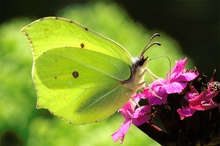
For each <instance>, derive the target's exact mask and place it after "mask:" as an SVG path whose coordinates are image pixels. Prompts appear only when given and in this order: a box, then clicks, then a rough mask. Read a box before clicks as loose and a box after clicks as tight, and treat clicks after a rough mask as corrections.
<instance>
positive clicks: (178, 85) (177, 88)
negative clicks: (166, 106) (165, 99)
mask: <svg viewBox="0 0 220 146" xmlns="http://www.w3.org/2000/svg"><path fill="white" fill-rule="evenodd" d="M186 85H187V83H186V82H184V83H183V82H172V83H170V84H168V85H166V86H165V88H166V92H167V93H168V94H172V93H179V92H182V90H183V89H184V88H185V87H186Z"/></svg>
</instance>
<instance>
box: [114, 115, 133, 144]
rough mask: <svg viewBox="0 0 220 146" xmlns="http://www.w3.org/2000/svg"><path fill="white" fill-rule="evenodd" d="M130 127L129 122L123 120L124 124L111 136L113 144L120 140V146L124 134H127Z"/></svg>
mask: <svg viewBox="0 0 220 146" xmlns="http://www.w3.org/2000/svg"><path fill="white" fill-rule="evenodd" d="M130 126H131V120H127V119H126V120H125V121H124V123H123V124H122V125H121V127H120V128H119V129H118V130H117V131H116V132H115V133H113V134H112V135H111V136H112V138H113V140H114V142H116V141H118V140H119V139H121V142H120V143H121V144H122V143H123V141H124V137H125V134H126V133H127V132H128V129H129V128H130Z"/></svg>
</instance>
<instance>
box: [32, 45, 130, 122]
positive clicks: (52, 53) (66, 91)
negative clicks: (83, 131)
mask: <svg viewBox="0 0 220 146" xmlns="http://www.w3.org/2000/svg"><path fill="white" fill-rule="evenodd" d="M130 74H131V73H130V67H129V66H128V65H127V64H126V63H125V62H123V61H121V60H119V59H117V58H114V57H111V56H108V55H105V54H102V53H99V52H95V51H91V50H85V49H80V48H72V47H69V48H55V49H51V50H48V51H46V52H45V53H43V54H42V55H41V56H39V57H38V58H37V60H36V61H35V64H34V67H33V78H34V83H35V87H36V92H37V95H38V103H37V107H38V108H46V109H48V110H49V111H50V112H51V113H53V114H54V115H57V116H58V117H61V118H63V119H65V120H67V121H69V122H70V123H73V124H86V123H91V122H96V121H100V120H103V119H106V118H108V117H109V116H110V115H112V114H113V113H115V112H116V111H117V110H118V109H119V108H120V107H122V106H123V105H124V104H125V103H126V102H127V101H128V100H129V98H130V97H129V96H128V95H127V93H128V92H129V89H128V88H125V87H124V86H123V85H122V84H121V83H120V81H123V80H126V79H128V78H129V77H130Z"/></svg>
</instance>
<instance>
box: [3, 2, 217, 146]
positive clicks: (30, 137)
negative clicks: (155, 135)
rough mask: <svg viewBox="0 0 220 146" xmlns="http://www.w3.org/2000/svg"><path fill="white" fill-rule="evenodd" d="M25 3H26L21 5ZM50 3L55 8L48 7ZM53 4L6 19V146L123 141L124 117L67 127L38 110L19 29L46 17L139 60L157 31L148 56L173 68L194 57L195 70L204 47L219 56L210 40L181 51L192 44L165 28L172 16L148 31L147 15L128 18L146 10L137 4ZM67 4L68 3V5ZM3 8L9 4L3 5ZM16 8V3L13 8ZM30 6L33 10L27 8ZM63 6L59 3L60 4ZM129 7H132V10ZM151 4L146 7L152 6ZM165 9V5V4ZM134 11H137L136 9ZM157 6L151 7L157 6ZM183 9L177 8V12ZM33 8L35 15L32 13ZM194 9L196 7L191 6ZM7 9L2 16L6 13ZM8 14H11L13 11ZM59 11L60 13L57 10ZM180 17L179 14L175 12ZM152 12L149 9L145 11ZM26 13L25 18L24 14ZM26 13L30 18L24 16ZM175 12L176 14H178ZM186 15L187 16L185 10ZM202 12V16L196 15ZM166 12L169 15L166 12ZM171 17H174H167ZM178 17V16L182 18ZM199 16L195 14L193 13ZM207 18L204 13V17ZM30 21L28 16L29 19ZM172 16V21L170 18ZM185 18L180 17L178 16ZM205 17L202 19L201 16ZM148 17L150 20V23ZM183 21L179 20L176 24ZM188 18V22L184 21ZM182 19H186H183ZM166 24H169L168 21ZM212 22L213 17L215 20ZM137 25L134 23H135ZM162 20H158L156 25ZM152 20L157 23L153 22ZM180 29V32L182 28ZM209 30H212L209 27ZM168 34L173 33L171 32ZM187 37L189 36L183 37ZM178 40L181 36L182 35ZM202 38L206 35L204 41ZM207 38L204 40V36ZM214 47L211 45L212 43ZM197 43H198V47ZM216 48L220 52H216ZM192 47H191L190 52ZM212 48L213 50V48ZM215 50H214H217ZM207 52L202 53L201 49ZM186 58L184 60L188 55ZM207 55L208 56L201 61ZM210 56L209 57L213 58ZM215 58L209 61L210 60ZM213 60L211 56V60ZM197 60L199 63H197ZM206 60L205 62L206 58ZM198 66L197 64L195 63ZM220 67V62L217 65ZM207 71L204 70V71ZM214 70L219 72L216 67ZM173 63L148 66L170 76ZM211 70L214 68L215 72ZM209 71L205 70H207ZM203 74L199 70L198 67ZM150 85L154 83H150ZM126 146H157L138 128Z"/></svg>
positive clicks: (28, 56)
mask: <svg viewBox="0 0 220 146" xmlns="http://www.w3.org/2000/svg"><path fill="white" fill-rule="evenodd" d="M21 2H22V1H21ZM50 2H51V7H50V5H48V3H50ZM53 2H54V3H55V1H53ZM54 3H53V4H52V1H45V2H44V1H39V2H37V1H33V4H32V5H30V4H29V3H28V2H26V4H25V6H26V7H27V8H26V10H25V9H22V10H21V7H19V6H20V5H17V7H16V9H18V10H19V9H20V10H21V13H20V15H19V14H17V13H16V11H15V13H14V14H13V17H12V16H10V13H8V14H5V15H3V17H2V19H1V24H0V34H1V37H0V70H1V73H0V136H1V143H0V145H1V146H6V145H8V146H9V145H14V146H16V145H17V146H19V145H28V146H44V145H53V146H54V145H55V146H60V145H68V146H69V145H75V146H81V145H82V146H86V145H88V146H99V145H100V146H103V145H105V146H107V145H109V146H112V145H120V144H119V142H117V143H114V142H113V140H112V139H111V137H110V135H111V134H112V133H113V132H115V131H116V130H117V129H118V128H119V127H120V125H121V124H122V122H123V118H122V116H121V115H120V114H115V115H114V116H112V117H110V118H109V119H107V120H104V121H102V122H99V123H95V124H88V125H69V124H68V123H67V122H65V121H63V120H62V119H59V118H57V117H54V116H52V115H51V114H50V113H49V112H48V111H46V110H44V109H40V110H37V109H36V108H35V106H36V100H37V98H36V94H35V91H34V87H33V83H32V79H31V66H32V54H31V49H30V46H29V44H28V41H27V39H26V37H25V36H24V35H23V34H22V33H20V29H21V28H22V27H24V26H26V25H27V24H29V23H30V22H32V21H34V20H36V19H38V18H40V17H43V16H50V15H56V16H62V17H66V18H69V19H72V20H74V21H77V22H79V23H81V24H83V25H85V26H87V27H88V28H91V29H93V30H94V31H96V32H98V33H101V34H103V35H105V36H107V37H109V38H111V39H113V40H115V41H116V42H118V43H119V44H121V45H122V46H124V47H125V48H126V49H127V50H128V51H129V52H130V53H131V55H132V56H138V55H139V54H140V52H141V50H142V49H143V47H144V45H145V44H146V43H147V41H148V40H149V38H150V36H151V35H153V34H154V33H155V32H159V33H161V35H162V36H161V37H160V38H156V39H155V41H159V42H161V44H162V46H161V47H158V46H155V47H152V48H151V49H150V50H149V51H147V52H146V55H147V56H149V57H150V58H154V57H158V56H164V55H166V56H168V57H169V58H170V59H171V61H172V62H171V63H172V66H173V65H174V64H175V62H174V61H175V60H179V59H184V58H185V57H186V56H187V57H190V58H189V64H190V62H191V63H192V60H194V63H193V64H194V65H195V64H196V65H197V64H198V65H200V64H202V63H201V62H198V61H197V57H195V56H196V55H195V56H193V52H194V51H196V50H197V51H198V49H199V48H200V47H201V48H204V46H203V45H202V44H205V47H206V50H208V51H209V53H212V52H214V54H215V55H219V46H218V45H219V44H216V43H215V39H214V40H213V41H214V43H213V44H212V45H210V46H209V45H208V46H207V44H209V42H210V40H207V41H208V43H207V42H204V41H201V42H194V43H191V44H194V45H193V46H194V47H195V50H193V51H192V50H191V52H192V54H191V52H190V51H189V50H187V49H185V50H184V49H182V48H183V47H184V45H185V44H186V45H188V44H189V43H185V44H184V45H183V44H180V43H179V42H178V41H177V40H178V39H179V37H177V40H175V39H174V37H173V36H175V35H173V34H172V33H168V32H169V31H168V29H166V27H159V26H166V23H168V22H169V20H170V19H169V17H167V19H166V20H165V18H162V17H160V15H158V18H160V19H158V18H155V19H153V20H154V21H155V22H154V21H153V22H151V23H149V24H150V25H152V23H155V24H156V23H157V25H155V26H154V27H153V26H148V27H146V26H145V25H144V23H141V21H137V20H138V19H140V18H139V17H142V18H145V17H146V20H147V21H149V20H151V17H149V15H147V14H145V13H143V15H138V17H137V16H136V17H135V18H134V17H132V14H130V15H129V14H128V13H127V12H126V11H125V9H127V11H128V10H131V9H135V10H136V11H141V9H139V8H138V5H131V4H132V2H131V1H129V2H128V3H127V5H126V6H127V7H125V6H124V7H123V6H122V4H123V2H121V3H119V4H120V5H121V7H120V6H119V5H118V4H116V3H113V2H105V3H103V2H102V3H101V2H90V3H87V2H85V1H84V2H83V3H81V2H78V3H77V4H75V3H73V2H72V3H71V5H70V4H69V3H68V5H66V6H63V5H60V6H57V7H53V6H55V4H54ZM63 3H67V1H64V2H63ZM2 4H7V2H4V1H3V3H2ZM11 4H12V5H11V6H12V7H13V8H14V7H15V5H16V3H14V4H13V3H11ZM28 4H29V5H28ZM37 4H39V5H42V7H43V8H44V5H47V6H48V7H47V9H48V11H49V13H48V12H47V11H46V9H42V10H41V8H40V7H38V8H39V9H38V10H35V9H36V7H37V6H38V5H37ZM58 4H59V3H58ZM129 4H130V5H129ZM150 4H151V5H152V2H149V5H150ZM149 5H146V7H149ZM161 5H162V4H161ZM132 6H133V7H132ZM153 6H154V5H152V7H153ZM166 6H167V5H166V4H164V5H162V6H161V8H162V9H159V10H157V9H155V11H152V13H156V14H157V13H158V12H157V11H161V13H162V11H163V10H166V9H165V7H166ZM177 6H178V5H173V7H177ZM31 7H32V11H30V12H29V11H28V10H30V8H31ZM191 7H193V4H192V5H191ZM5 9H7V7H4V9H3V10H2V13H6V12H5ZM8 10H9V9H8ZM55 10H56V11H55ZM175 10H176V12H178V9H177V8H175ZM146 11H148V10H146ZM22 12H23V13H22ZM24 12H25V13H24ZM173 12H175V11H174V10H173ZM185 12H186V13H187V11H185ZM196 12H197V11H196ZM164 13H165V12H164ZM168 14H169V13H168ZM177 14H178V13H177ZM192 14H194V15H196V13H192ZM200 15H202V14H200ZM24 16H25V17H24ZM168 16H173V15H172V14H171V13H170V15H168ZM179 16H181V15H179ZM200 17H203V16H200ZM147 18H148V19H147ZM177 18H178V19H181V18H179V17H178V15H177V16H176V19H177ZM183 18H184V17H183ZM183 18H182V19H183ZM163 19H164V20H163ZM210 19H211V18H210ZM134 20H135V21H134ZM157 20H158V21H157ZM151 21H152V20H151ZM166 21H167V22H166ZM190 23H193V19H192V21H188V22H185V23H184V24H185V25H186V27H185V29H186V30H187V31H188V34H189V36H186V35H185V36H182V37H185V38H186V40H188V41H189V42H190V41H192V42H193V41H194V39H195V38H194V37H195V36H193V35H192V36H191V34H194V31H192V32H190V31H189V30H188V29H187V26H188V25H190ZM199 25H202V26H203V24H198V27H197V26H195V27H194V28H195V29H198V31H199V32H198V33H201V32H200V31H201V30H200V29H199V28H200V27H201V26H200V27H199ZM216 25H217V24H213V26H210V27H212V29H213V31H215V32H218V31H219V25H218V26H217V27H216ZM172 27H173V29H175V30H176V33H178V32H177V30H181V29H183V28H182V27H181V25H179V26H175V25H173V26H171V28H172ZM177 27H179V28H177ZM207 27H208V26H207ZM212 29H211V30H209V31H210V32H208V33H207V31H208V30H204V31H205V32H204V35H206V34H210V36H209V37H208V36H207V37H208V38H207V39H212V33H213V31H212ZM167 31H168V32H167ZM183 34H184V33H183ZM177 36H178V35H177ZM201 37H202V36H201ZM202 38H204V37H202ZM211 42H212V41H211ZM195 43H197V44H195ZM216 46H217V47H216ZM191 47H192V46H190V48H191ZM211 48H212V49H211ZM213 48H214V50H213ZM201 51H202V49H201ZM184 53H185V55H184ZM197 54H199V56H200V60H204V59H205V58H206V56H207V55H208V53H205V52H200V51H198V52H197ZM201 56H203V57H201ZM208 56H209V55H208ZM209 57H210V56H209ZM211 57H212V56H211ZM195 58H196V59H195ZM203 58H204V59H203ZM207 61H208V62H209V61H213V63H211V64H210V65H209V64H205V65H204V63H203V64H202V65H200V66H202V70H204V71H205V70H206V69H207V68H208V69H209V73H212V69H214V68H219V63H218V61H219V58H218V57H217V59H216V58H215V57H212V59H207ZM195 62H196V63H195ZM216 62H217V63H216ZM204 66H205V67H204ZM213 66H214V67H213ZM169 67H170V66H169V62H168V61H167V59H166V58H164V57H161V58H159V59H154V60H152V61H150V62H149V68H150V69H151V70H152V71H153V72H154V73H155V74H156V75H158V76H162V77H165V76H166V72H167V70H168V69H169ZM188 67H189V68H192V67H193V65H191V66H190V65H189V66H188ZM211 67H212V68H211ZM204 68H205V69H204ZM199 69H200V68H199ZM147 80H148V82H150V81H151V80H150V79H149V78H147ZM122 145H126V146H134V145H135V146H139V145H140V146H141V145H149V146H150V145H158V144H157V143H156V142H154V141H153V140H152V139H150V138H149V137H148V136H146V135H145V134H144V133H142V132H141V131H140V130H138V129H137V128H136V127H135V126H131V128H130V130H129V132H128V133H127V134H126V136H125V141H124V143H123V144H122Z"/></svg>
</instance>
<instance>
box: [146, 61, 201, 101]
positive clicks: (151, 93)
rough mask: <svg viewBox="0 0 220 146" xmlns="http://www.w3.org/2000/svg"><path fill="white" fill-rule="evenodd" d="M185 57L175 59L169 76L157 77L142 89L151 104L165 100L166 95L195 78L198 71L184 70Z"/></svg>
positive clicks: (176, 90)
mask: <svg viewBox="0 0 220 146" xmlns="http://www.w3.org/2000/svg"><path fill="white" fill-rule="evenodd" d="M186 61H187V58H185V59H184V60H180V61H179V62H178V61H176V65H175V66H174V68H173V70H172V72H171V74H170V76H169V73H168V74H167V77H166V80H165V79H162V78H160V79H157V80H155V81H154V82H153V83H152V84H150V85H149V87H147V88H145V89H144V90H143V94H144V95H145V97H146V98H148V100H149V103H150V104H151V105H156V104H159V105H160V104H163V103H165V102H166V100H167V95H168V94H172V93H179V92H182V90H183V89H184V88H185V87H186V85H187V83H188V82H189V81H192V80H193V79H195V78H196V77H197V76H198V75H199V73H198V72H195V71H189V72H186V71H185V69H184V68H185V66H186Z"/></svg>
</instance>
